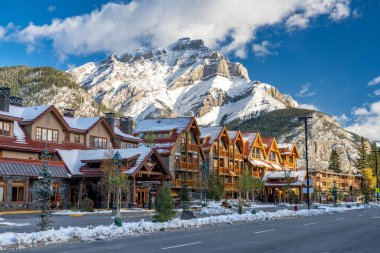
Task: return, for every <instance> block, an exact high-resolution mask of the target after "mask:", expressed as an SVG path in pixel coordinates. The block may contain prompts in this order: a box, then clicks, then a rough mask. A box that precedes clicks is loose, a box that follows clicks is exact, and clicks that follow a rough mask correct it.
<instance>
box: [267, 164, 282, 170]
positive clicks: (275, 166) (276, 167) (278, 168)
mask: <svg viewBox="0 0 380 253" xmlns="http://www.w3.org/2000/svg"><path fill="white" fill-rule="evenodd" d="M269 164H270V166H272V167H273V168H274V169H276V170H282V167H281V166H280V165H278V164H276V163H269Z"/></svg>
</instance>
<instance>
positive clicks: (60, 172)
mask: <svg viewBox="0 0 380 253" xmlns="http://www.w3.org/2000/svg"><path fill="white" fill-rule="evenodd" d="M42 166H43V165H42V164H28V163H17V162H14V163H13V162H1V163H0V175H1V176H25V177H38V175H39V173H40V172H41V171H42V168H43V167H42ZM47 166H48V169H49V171H50V173H51V176H52V177H60V178H70V177H71V175H70V174H68V172H67V170H66V168H65V166H64V165H61V166H60V165H47Z"/></svg>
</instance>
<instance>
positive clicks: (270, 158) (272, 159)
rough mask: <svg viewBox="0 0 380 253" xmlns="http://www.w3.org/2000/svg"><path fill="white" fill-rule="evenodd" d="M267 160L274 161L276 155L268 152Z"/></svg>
mask: <svg viewBox="0 0 380 253" xmlns="http://www.w3.org/2000/svg"><path fill="white" fill-rule="evenodd" d="M269 160H271V161H276V153H274V152H270V153H269Z"/></svg>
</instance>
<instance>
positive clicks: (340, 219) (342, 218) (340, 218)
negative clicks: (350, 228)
mask: <svg viewBox="0 0 380 253" xmlns="http://www.w3.org/2000/svg"><path fill="white" fill-rule="evenodd" d="M336 220H344V218H338V219H336Z"/></svg>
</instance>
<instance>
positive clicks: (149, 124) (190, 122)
mask: <svg viewBox="0 0 380 253" xmlns="http://www.w3.org/2000/svg"><path fill="white" fill-rule="evenodd" d="M155 124H156V125H155ZM194 127H195V128H194ZM192 128H193V129H194V130H196V131H197V133H198V134H200V133H199V127H198V124H197V121H196V120H195V117H179V118H163V119H146V120H142V121H140V122H139V123H138V124H137V126H136V128H135V129H134V134H135V135H136V136H137V137H141V138H143V135H144V134H146V133H157V132H171V134H170V136H169V137H162V138H157V139H155V142H154V144H153V147H154V148H156V149H157V152H158V153H159V154H161V155H163V154H165V155H168V154H172V153H173V151H174V149H175V147H176V146H177V145H178V144H179V143H180V140H181V135H182V133H183V132H185V131H189V130H190V129H192ZM200 153H201V155H202V157H205V155H204V153H203V151H202V149H200Z"/></svg>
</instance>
